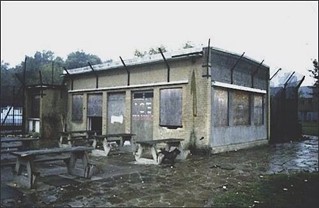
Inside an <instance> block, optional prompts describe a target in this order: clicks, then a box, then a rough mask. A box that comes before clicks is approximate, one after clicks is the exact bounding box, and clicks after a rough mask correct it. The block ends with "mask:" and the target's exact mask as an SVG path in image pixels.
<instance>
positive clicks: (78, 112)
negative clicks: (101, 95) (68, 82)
mask: <svg viewBox="0 0 319 208" xmlns="http://www.w3.org/2000/svg"><path fill="white" fill-rule="evenodd" d="M82 117H83V95H73V96H72V121H82Z"/></svg>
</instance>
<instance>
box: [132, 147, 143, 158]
mask: <svg viewBox="0 0 319 208" xmlns="http://www.w3.org/2000/svg"><path fill="white" fill-rule="evenodd" d="M142 153H143V147H142V145H140V144H138V145H137V151H136V152H135V155H134V156H135V160H136V161H138V160H139V159H140V158H141V156H142Z"/></svg>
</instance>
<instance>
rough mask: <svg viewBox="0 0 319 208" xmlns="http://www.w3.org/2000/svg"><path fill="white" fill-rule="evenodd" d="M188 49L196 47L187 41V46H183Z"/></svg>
mask: <svg viewBox="0 0 319 208" xmlns="http://www.w3.org/2000/svg"><path fill="white" fill-rule="evenodd" d="M186 48H194V45H193V44H192V43H191V42H190V41H187V42H186V43H185V45H184V46H183V49H186Z"/></svg>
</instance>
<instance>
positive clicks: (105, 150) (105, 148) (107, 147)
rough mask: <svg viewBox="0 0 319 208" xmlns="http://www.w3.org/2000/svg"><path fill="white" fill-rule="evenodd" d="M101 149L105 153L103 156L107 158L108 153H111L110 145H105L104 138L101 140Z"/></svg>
mask: <svg viewBox="0 0 319 208" xmlns="http://www.w3.org/2000/svg"><path fill="white" fill-rule="evenodd" d="M103 149H104V152H105V156H107V155H108V154H109V152H110V151H111V144H108V143H107V140H106V138H105V139H104V140H103Z"/></svg>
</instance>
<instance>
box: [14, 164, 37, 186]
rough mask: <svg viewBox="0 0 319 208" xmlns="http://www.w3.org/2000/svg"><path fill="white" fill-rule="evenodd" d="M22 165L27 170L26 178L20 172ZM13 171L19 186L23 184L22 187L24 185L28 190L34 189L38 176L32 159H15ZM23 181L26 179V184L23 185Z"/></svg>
mask: <svg viewBox="0 0 319 208" xmlns="http://www.w3.org/2000/svg"><path fill="white" fill-rule="evenodd" d="M22 165H24V166H25V167H26V169H27V177H25V176H23V175H22V170H21V169H22V168H21V166H22ZM15 171H16V180H17V181H18V182H19V183H20V184H22V183H24V184H22V185H25V186H26V187H27V188H29V189H31V188H35V185H36V178H37V176H38V174H37V172H36V169H35V166H34V162H33V159H21V158H17V162H16V169H15ZM25 179H27V182H26V184H25Z"/></svg>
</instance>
